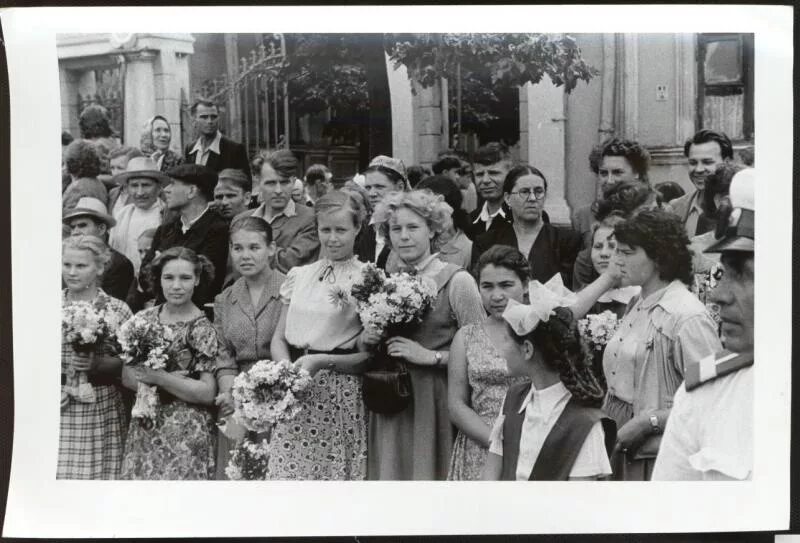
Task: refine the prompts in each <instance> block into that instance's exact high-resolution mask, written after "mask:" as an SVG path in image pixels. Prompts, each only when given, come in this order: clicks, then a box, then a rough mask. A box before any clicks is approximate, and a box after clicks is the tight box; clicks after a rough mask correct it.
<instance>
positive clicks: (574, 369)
mask: <svg viewBox="0 0 800 543" xmlns="http://www.w3.org/2000/svg"><path fill="white" fill-rule="evenodd" d="M508 329H509V331H510V332H511V337H513V338H514V339H515V341H516V342H517V343H518V344H521V343H522V342H524V341H525V340H526V339H527V340H528V341H530V342H531V344H532V345H533V346H534V348H535V349H536V350H537V351H539V353H540V354H541V355H542V360H543V361H544V363H545V364H546V365H547V366H548V367H550V368H551V369H553V370H555V371H557V372H558V375H559V378H560V379H561V382H562V383H564V386H565V387H566V388H567V390H569V391H570V393H572V396H573V397H574V398H575V399H576V400H577V401H578V402H580V403H582V404H584V405H591V406H599V405H600V404H601V403H602V401H603V397H604V396H605V392H604V391H603V387H602V386H601V384H600V382H599V381H598V379H597V376H595V375H594V372H593V371H592V365H591V360H592V358H591V356H590V355H589V353H588V352H587V351H586V348H585V347H584V345H583V342H582V341H581V340H580V336H579V334H578V326H577V321H576V320H575V317H574V316H573V314H572V311H571V310H570V309H569V308H567V307H557V308H555V309H554V310H553V312H552V313H551V314H550V317H549V319H548V320H547V321H543V322H540V323H539V324H538V325H537V326H536V328H535V329H534V330H533V331H532V332H530V333H529V334H527V335H524V336H519V335H517V334H516V332H514V331H513V330H512V329H511V327H510V326H509V327H508Z"/></svg>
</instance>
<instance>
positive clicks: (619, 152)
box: [598, 138, 650, 183]
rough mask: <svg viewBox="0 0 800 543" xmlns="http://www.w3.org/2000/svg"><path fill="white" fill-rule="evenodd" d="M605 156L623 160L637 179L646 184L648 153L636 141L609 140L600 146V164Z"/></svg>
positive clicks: (648, 168) (648, 167)
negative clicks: (637, 175)
mask: <svg viewBox="0 0 800 543" xmlns="http://www.w3.org/2000/svg"><path fill="white" fill-rule="evenodd" d="M605 156H619V157H622V158H624V159H625V160H627V161H628V164H630V165H631V168H632V169H633V171H634V172H636V173H637V174H639V179H640V180H641V181H642V182H644V183H647V182H648V176H647V172H648V171H649V170H650V153H649V152H648V151H647V149H646V148H645V147H644V146H643V145H641V144H640V143H639V142H638V141H634V140H626V139H622V138H611V139H610V140H607V141H605V142H603V144H602V149H601V150H600V161H599V163H600V164H602V162H603V157H605ZM598 170H599V166H598Z"/></svg>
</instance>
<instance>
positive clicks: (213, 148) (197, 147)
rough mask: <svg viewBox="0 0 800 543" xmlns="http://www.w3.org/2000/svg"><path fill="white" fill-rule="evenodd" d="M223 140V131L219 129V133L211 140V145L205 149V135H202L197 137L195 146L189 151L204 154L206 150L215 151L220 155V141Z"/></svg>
mask: <svg viewBox="0 0 800 543" xmlns="http://www.w3.org/2000/svg"><path fill="white" fill-rule="evenodd" d="M221 141H222V132H220V131H219V130H217V135H216V136H214V139H213V140H211V143H210V144H209V146H208V147H206V148H205V149H203V136H200V137H199V138H197V141H196V142H195V144H194V147H192V150H191V151H189V154H192V153H194V152H195V151H197V152H198V153H201V154H203V153H204V152H205V151H213V152H214V153H216V154H218V155H220V154H222V153H220V152H219V143H220V142H221Z"/></svg>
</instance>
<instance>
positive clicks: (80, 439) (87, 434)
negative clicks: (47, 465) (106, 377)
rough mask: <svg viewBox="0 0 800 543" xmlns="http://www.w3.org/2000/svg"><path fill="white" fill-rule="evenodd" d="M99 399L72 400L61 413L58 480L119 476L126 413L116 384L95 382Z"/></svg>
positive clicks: (113, 477) (95, 390) (112, 477)
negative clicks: (83, 401)
mask: <svg viewBox="0 0 800 543" xmlns="http://www.w3.org/2000/svg"><path fill="white" fill-rule="evenodd" d="M93 388H94V392H95V396H96V401H95V402H94V403H81V402H77V401H75V400H71V401H70V403H69V405H67V407H66V408H65V409H64V410H63V411H62V412H61V433H60V438H59V442H58V468H57V471H56V478H57V479H116V478H117V477H119V471H120V462H121V461H122V448H123V444H124V442H125V425H126V420H125V419H126V415H125V408H124V406H123V403H122V399H121V396H120V394H119V390H117V387H116V386H114V385H104V386H99V385H94V386H93Z"/></svg>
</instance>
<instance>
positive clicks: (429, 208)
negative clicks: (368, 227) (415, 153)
mask: <svg viewBox="0 0 800 543" xmlns="http://www.w3.org/2000/svg"><path fill="white" fill-rule="evenodd" d="M402 208H405V209H408V210H410V211H412V212H414V213H416V214H417V215H419V216H420V217H422V218H423V219H425V222H426V223H427V225H428V228H430V229H431V231H432V232H433V239H431V247H435V246H436V245H437V240H438V238H439V236H440V235H441V234H442V232H444V230H445V228H446V227H447V225H448V224H450V222H451V221H452V218H451V217H452V215H453V208H452V207H450V206H449V205H447V203H446V202H445V201H444V196H442V195H441V194H434V193H433V192H432V191H430V190H428V189H423V190H412V191H408V192H390V193H389V194H387V195H386V196H385V197H384V198H383V200H382V201H381V202H380V203H379V204H378V205H377V206H375V211H374V212H373V213H372V220H371V221H370V224H377V225H378V229H379V231H380V233H381V235H383V237H384V239H385V240H386V245H387V246H389V247H390V248H391V246H392V242H391V238H390V236H389V221H390V220H391V219H392V217H394V216H395V215H396V214H397V212H398V211H399V210H400V209H402Z"/></svg>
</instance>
